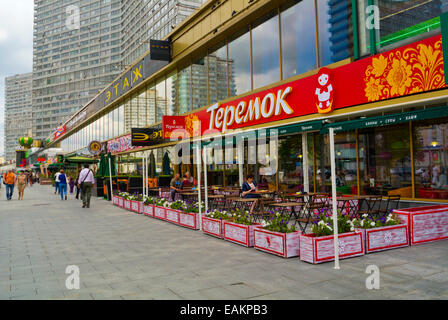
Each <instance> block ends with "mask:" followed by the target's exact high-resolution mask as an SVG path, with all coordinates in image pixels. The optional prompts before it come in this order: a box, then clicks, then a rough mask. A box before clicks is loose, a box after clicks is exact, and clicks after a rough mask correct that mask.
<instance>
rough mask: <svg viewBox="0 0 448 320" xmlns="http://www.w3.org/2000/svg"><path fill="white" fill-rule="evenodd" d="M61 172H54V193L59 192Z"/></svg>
mask: <svg viewBox="0 0 448 320" xmlns="http://www.w3.org/2000/svg"><path fill="white" fill-rule="evenodd" d="M60 174H61V173H60V172H56V173H55V174H54V194H56V192H57V193H59V175H60Z"/></svg>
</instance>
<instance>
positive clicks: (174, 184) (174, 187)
mask: <svg viewBox="0 0 448 320" xmlns="http://www.w3.org/2000/svg"><path fill="white" fill-rule="evenodd" d="M180 189H182V180H181V179H180V174H179V173H176V175H175V176H174V178H173V179H171V182H170V193H171V201H175V198H176V193H178V192H180Z"/></svg>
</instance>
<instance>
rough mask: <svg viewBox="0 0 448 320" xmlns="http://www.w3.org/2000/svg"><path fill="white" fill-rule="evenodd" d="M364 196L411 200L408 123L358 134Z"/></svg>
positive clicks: (361, 186) (361, 184)
mask: <svg viewBox="0 0 448 320" xmlns="http://www.w3.org/2000/svg"><path fill="white" fill-rule="evenodd" d="M359 181H360V191H361V194H368V195H371V194H373V195H383V196H387V195H400V196H401V197H402V198H409V197H412V190H411V185H412V175H411V156H410V137H409V124H408V123H406V124H402V125H397V126H386V127H378V128H374V129H366V130H363V131H360V133H359Z"/></svg>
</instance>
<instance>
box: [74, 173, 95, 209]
mask: <svg viewBox="0 0 448 320" xmlns="http://www.w3.org/2000/svg"><path fill="white" fill-rule="evenodd" d="M94 184H95V178H94V177H93V172H92V170H90V169H89V165H88V164H85V165H84V169H82V170H81V172H80V173H79V179H78V188H79V187H80V188H81V199H82V207H83V208H90V197H91V196H92V186H93V185H94Z"/></svg>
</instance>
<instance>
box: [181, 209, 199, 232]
mask: <svg viewBox="0 0 448 320" xmlns="http://www.w3.org/2000/svg"><path fill="white" fill-rule="evenodd" d="M179 225H180V226H182V227H186V228H190V229H193V230H199V213H193V212H190V213H186V212H182V211H179Z"/></svg>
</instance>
